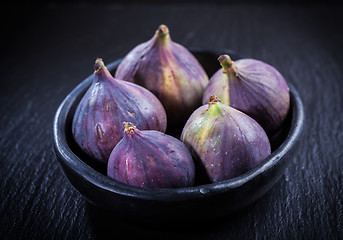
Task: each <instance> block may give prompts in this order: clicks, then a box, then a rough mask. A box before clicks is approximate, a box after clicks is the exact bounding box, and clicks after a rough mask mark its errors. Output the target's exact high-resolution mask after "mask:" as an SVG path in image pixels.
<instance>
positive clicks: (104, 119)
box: [72, 58, 167, 163]
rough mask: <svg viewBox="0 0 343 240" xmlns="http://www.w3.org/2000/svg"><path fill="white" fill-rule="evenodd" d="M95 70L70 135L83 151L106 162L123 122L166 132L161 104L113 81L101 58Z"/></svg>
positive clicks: (134, 87)
mask: <svg viewBox="0 0 343 240" xmlns="http://www.w3.org/2000/svg"><path fill="white" fill-rule="evenodd" d="M94 68H95V72H94V80H93V82H92V84H91V86H90V87H89V89H88V91H87V92H86V93H85V95H84V96H83V98H82V99H81V101H80V103H79V105H78V107H77V109H76V112H75V114H74V118H73V123H72V133H73V136H74V139H75V141H76V143H77V144H78V145H79V147H80V148H81V149H82V150H83V151H84V152H86V153H87V154H88V155H89V156H91V157H92V158H93V159H95V160H97V161H100V162H103V163H107V161H108V158H109V156H110V154H111V152H112V150H113V148H114V147H115V145H116V144H117V143H118V142H119V141H120V140H121V139H122V137H123V130H124V127H123V124H122V122H123V121H131V122H133V123H134V124H136V125H137V126H138V127H139V128H141V129H153V130H158V131H162V132H165V130H166V127H167V120H166V113H165V110H164V108H163V106H162V104H161V103H160V101H159V100H158V99H157V98H156V97H155V96H154V95H153V94H152V93H151V92H149V91H148V90H147V89H145V88H143V87H141V86H138V85H136V84H134V83H129V82H125V81H122V80H118V79H115V78H113V77H112V76H111V74H110V72H109V71H108V69H107V68H106V66H105V65H104V62H103V61H102V59H100V58H98V59H97V60H96V62H95V65H94Z"/></svg>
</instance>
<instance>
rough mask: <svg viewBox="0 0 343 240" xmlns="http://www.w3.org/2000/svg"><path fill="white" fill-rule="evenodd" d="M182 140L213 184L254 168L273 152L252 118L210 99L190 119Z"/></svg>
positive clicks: (261, 129) (264, 135) (213, 97)
mask: <svg viewBox="0 0 343 240" xmlns="http://www.w3.org/2000/svg"><path fill="white" fill-rule="evenodd" d="M181 141H182V142H184V143H185V145H186V146H187V147H188V148H189V149H190V151H191V154H192V155H193V159H194V161H196V165H197V166H201V167H202V169H204V172H205V174H206V175H207V177H208V178H209V180H210V181H211V182H219V181H223V180H227V179H230V178H233V177H237V176H239V175H240V174H242V173H244V172H246V171H248V170H250V169H252V168H254V167H255V166H257V165H258V164H259V163H261V162H262V161H263V160H264V159H265V158H266V157H268V156H269V155H270V153H271V148H270V143H269V139H268V137H267V135H266V133H265V131H264V130H263V128H262V127H261V126H260V125H259V124H258V123H257V122H256V121H255V120H254V119H252V118H251V117H249V116H248V115H246V114H245V113H243V112H240V111H239V110H236V109H234V108H232V107H230V106H228V105H225V104H222V103H221V102H220V100H219V99H218V98H217V97H215V96H211V97H210V100H209V102H208V104H206V105H203V106H201V107H200V108H198V109H197V110H195V112H194V113H193V114H192V115H191V116H190V118H189V119H188V121H187V123H186V125H185V127H184V129H183V131H182V134H181Z"/></svg>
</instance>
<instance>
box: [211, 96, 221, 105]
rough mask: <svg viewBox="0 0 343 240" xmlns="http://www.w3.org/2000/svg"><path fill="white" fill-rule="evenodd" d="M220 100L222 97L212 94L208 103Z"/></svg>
mask: <svg viewBox="0 0 343 240" xmlns="http://www.w3.org/2000/svg"><path fill="white" fill-rule="evenodd" d="M217 102H220V99H219V98H218V97H217V96H216V95H211V97H210V99H209V100H208V105H211V104H214V103H217Z"/></svg>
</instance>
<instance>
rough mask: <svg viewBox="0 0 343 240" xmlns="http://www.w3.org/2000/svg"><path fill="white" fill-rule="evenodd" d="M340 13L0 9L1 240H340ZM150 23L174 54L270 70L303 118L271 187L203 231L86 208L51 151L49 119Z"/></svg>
mask: <svg viewBox="0 0 343 240" xmlns="http://www.w3.org/2000/svg"><path fill="white" fill-rule="evenodd" d="M342 11H343V7H342V6H339V5H328V6H327V5H319V4H316V5H310V6H308V5H285V4H283V5H282V4H279V5H268V4H262V5H253V4H247V5H240V4H231V5H224V4H218V5H195V4H194V3H193V4H179V5H177V4H168V5H149V4H148V5H143V4H141V5H139V4H136V5H115V4H112V5H110V4H108V5H100V4H98V5H97V4H86V3H78V4H67V3H65V4H63V5H58V4H56V3H51V4H40V5H38V4H37V5H35V6H29V5H27V6H21V7H20V8H14V7H9V8H2V9H1V13H2V14H1V24H2V33H3V34H2V36H3V37H2V40H1V41H2V44H1V48H2V50H1V86H0V113H1V115H0V160H1V162H0V197H1V201H0V239H103V238H104V237H105V236H112V237H117V238H118V236H119V239H120V238H125V239H128V238H141V237H144V238H157V239H162V238H161V237H163V238H167V237H169V238H171V239H175V238H188V239H189V238H195V237H196V238H198V239H231V238H232V239H343V230H342V229H343V154H342V153H343V150H342V149H343V108H342V103H343V55H342V54H343V31H342V26H341V23H342V22H343V15H342V14H341V12H342ZM4 13H10V14H6V16H7V17H4ZM160 23H165V24H167V25H168V26H169V28H170V31H171V34H172V38H173V40H175V41H176V42H179V43H181V44H183V45H185V46H194V47H204V48H228V49H232V50H234V51H236V52H237V53H239V54H240V55H241V56H244V57H253V58H257V59H260V60H263V61H265V62H267V63H269V64H271V65H274V66H275V67H276V68H277V69H279V70H280V72H281V73H282V74H283V75H284V76H285V78H286V79H287V80H288V81H290V82H291V83H293V84H294V85H295V87H296V88H297V89H298V91H299V93H300V95H301V97H302V99H303V102H304V106H305V109H306V124H305V127H304V137H303V140H302V141H301V142H300V143H299V146H298V151H297V153H296V154H295V158H294V159H293V161H292V162H290V164H289V167H288V168H287V170H286V171H285V173H284V175H283V176H282V178H281V180H280V181H279V182H278V183H277V184H276V185H275V187H273V188H272V190H271V191H270V192H268V193H267V194H266V195H265V196H264V197H263V198H261V199H260V200H259V201H258V202H256V203H255V204H253V205H251V206H249V207H248V208H246V209H244V210H243V211H241V212H239V213H237V214H234V215H231V216H227V218H225V219H223V220H221V221H220V222H219V223H216V224H215V225H213V226H207V227H201V228H200V227H199V228H197V227H194V228H192V229H188V230H187V231H185V230H183V231H180V230H175V231H170V230H163V229H154V228H147V227H144V226H137V225H134V224H132V223H130V222H127V221H126V220H123V219H121V218H119V217H116V216H113V215H111V214H110V213H108V212H106V211H103V210H99V209H96V208H95V207H93V206H91V205H90V204H88V203H87V202H86V201H85V200H84V199H83V198H82V197H81V196H80V194H79V193H78V192H77V191H76V190H74V189H73V188H72V187H71V185H70V184H69V183H68V181H67V180H66V178H65V177H64V175H63V173H62V171H61V170H60V168H59V165H58V164H57V162H56V159H55V156H54V154H53V151H52V141H51V129H52V121H53V117H54V113H55V111H56V109H57V107H58V105H59V104H60V102H61V101H62V100H63V99H64V97H65V96H66V95H67V94H68V93H69V92H70V91H71V90H72V89H73V88H74V87H75V86H76V85H77V84H78V83H79V82H80V81H81V80H82V79H84V78H85V77H86V76H88V75H89V74H90V73H91V72H92V65H93V62H94V60H95V58H96V57H103V58H104V60H105V61H106V62H110V61H113V60H115V59H117V58H119V57H122V56H123V55H124V54H125V53H127V52H128V51H129V50H130V49H131V48H132V47H134V46H135V45H136V44H138V43H140V42H142V41H146V40H148V39H149V38H150V37H151V36H152V34H153V32H154V31H155V29H156V28H157V27H158V25H159V24H160ZM117 238H116V239H117Z"/></svg>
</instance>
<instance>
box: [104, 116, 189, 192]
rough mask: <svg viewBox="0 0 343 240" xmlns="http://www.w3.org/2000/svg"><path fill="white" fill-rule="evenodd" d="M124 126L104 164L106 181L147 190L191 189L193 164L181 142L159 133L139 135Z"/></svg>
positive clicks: (135, 130) (132, 126)
mask: <svg viewBox="0 0 343 240" xmlns="http://www.w3.org/2000/svg"><path fill="white" fill-rule="evenodd" d="M124 124H125V133H124V137H123V139H122V140H121V141H120V142H119V143H118V144H117V146H116V147H115V148H114V149H113V151H112V153H111V156H110V158H109V161H108V166H107V175H108V176H109V177H111V178H113V179H115V180H117V181H120V182H123V183H126V184H128V185H131V186H136V187H141V188H148V189H159V188H181V187H190V186H192V185H193V183H194V177H195V167H194V162H193V159H192V156H191V155H190V153H189V151H188V149H187V148H186V146H185V145H184V144H183V143H182V142H181V141H179V140H178V139H176V138H174V137H172V136H169V135H167V134H164V133H162V132H159V131H155V130H142V131H140V130H139V129H137V128H136V127H135V126H134V125H133V124H132V123H126V122H125V123H124Z"/></svg>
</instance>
